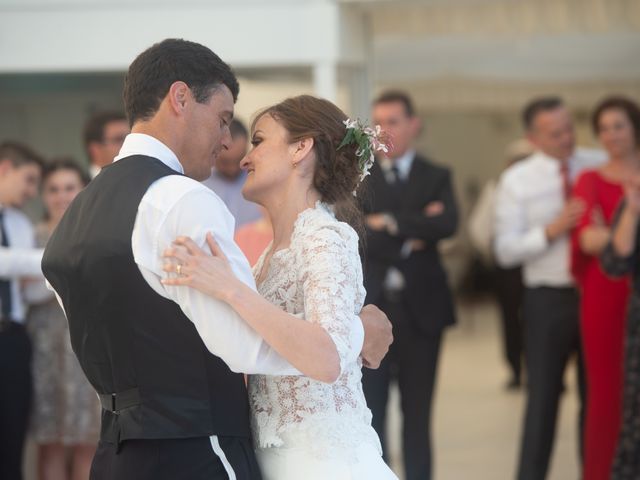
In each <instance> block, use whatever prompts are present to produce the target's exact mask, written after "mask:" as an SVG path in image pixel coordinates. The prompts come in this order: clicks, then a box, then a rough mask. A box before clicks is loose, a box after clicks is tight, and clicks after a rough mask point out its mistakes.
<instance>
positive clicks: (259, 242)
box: [234, 207, 273, 267]
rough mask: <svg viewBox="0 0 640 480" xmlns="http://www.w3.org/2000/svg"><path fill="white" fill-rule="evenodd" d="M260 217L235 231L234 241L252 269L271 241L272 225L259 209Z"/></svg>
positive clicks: (267, 215)
mask: <svg viewBox="0 0 640 480" xmlns="http://www.w3.org/2000/svg"><path fill="white" fill-rule="evenodd" d="M260 213H261V214H262V217H260V219H259V220H256V221H255V222H251V223H247V224H246V225H243V226H242V227H240V228H239V229H238V230H236V233H235V237H234V240H235V241H236V243H237V244H238V247H240V250H242V253H244V255H245V257H247V260H249V265H251V266H252V267H253V266H254V265H255V264H256V262H257V261H258V260H259V259H260V256H261V255H262V253H263V252H264V251H265V250H266V249H267V247H268V246H269V244H271V241H272V240H273V225H271V220H269V214H268V213H267V211H266V210H265V209H264V208H262V207H260Z"/></svg>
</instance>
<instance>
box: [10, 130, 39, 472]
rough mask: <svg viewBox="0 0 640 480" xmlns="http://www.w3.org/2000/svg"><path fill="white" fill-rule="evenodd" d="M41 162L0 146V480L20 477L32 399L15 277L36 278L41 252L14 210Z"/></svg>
mask: <svg viewBox="0 0 640 480" xmlns="http://www.w3.org/2000/svg"><path fill="white" fill-rule="evenodd" d="M42 165H43V163H42V160H41V159H40V157H39V156H38V155H37V154H36V153H35V152H33V151H31V149H29V148H28V147H26V146H25V145H22V144H20V143H17V142H4V143H2V144H0V478H2V479H3V480H20V479H21V478H22V451H23V446H24V440H25V434H26V431H27V422H28V417H29V409H30V404H31V396H32V381H31V342H30V341H29V337H28V335H27V332H26V331H25V328H24V320H25V314H26V312H25V305H24V302H23V299H22V295H21V293H20V279H21V278H23V277H27V276H40V275H41V272H40V260H41V258H42V250H37V249H34V244H35V239H34V232H33V227H32V225H31V222H30V221H29V219H28V218H27V217H26V215H24V214H23V213H22V212H21V211H20V210H19V208H20V207H22V206H23V205H24V203H25V202H26V201H27V200H29V199H31V198H33V197H35V196H36V195H37V193H38V185H39V183H40V175H41V171H42Z"/></svg>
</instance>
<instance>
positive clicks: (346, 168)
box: [251, 95, 363, 237]
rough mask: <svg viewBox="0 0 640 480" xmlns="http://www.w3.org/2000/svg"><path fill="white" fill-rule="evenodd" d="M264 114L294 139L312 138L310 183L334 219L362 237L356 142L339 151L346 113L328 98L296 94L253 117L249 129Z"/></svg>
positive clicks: (253, 128)
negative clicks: (331, 211) (312, 150)
mask: <svg viewBox="0 0 640 480" xmlns="http://www.w3.org/2000/svg"><path fill="white" fill-rule="evenodd" d="M264 115H270V116H271V117H272V118H273V119H274V120H276V121H277V122H278V123H280V124H281V125H282V126H283V127H284V128H285V129H286V130H287V132H288V134H289V140H290V141H291V142H296V141H298V140H302V139H303V138H313V149H314V151H315V154H316V165H315V171H314V174H313V186H314V188H315V189H316V190H317V191H318V193H320V197H321V199H322V201H323V202H325V203H327V204H329V205H332V206H333V208H334V211H335V214H336V218H337V219H338V220H340V221H343V222H346V223H348V224H349V225H351V226H352V227H353V228H354V229H355V230H356V232H358V234H359V235H360V236H361V237H362V235H361V234H362V232H363V220H362V212H361V210H360V208H359V205H358V203H357V201H356V198H355V197H354V195H353V192H354V191H356V190H357V189H358V187H359V184H360V174H361V173H362V172H361V171H360V167H359V165H358V157H357V156H356V150H357V148H358V145H356V144H351V145H345V146H343V147H342V148H340V149H339V150H338V146H339V145H340V143H341V142H342V140H343V138H344V137H345V135H346V133H347V129H346V126H345V124H344V121H345V120H347V118H348V117H347V115H346V114H345V113H344V112H343V111H342V110H340V109H339V108H338V107H337V106H335V105H334V104H333V103H331V102H330V101H328V100H324V99H322V98H317V97H313V96H311V95H299V96H297V97H291V98H287V99H286V100H284V101H282V102H280V103H277V104H275V105H272V106H270V107H267V108H265V109H264V110H262V111H261V112H260V113H258V115H256V117H255V118H254V120H253V122H252V125H251V131H254V130H255V126H256V123H257V122H258V120H260V118H261V117H263V116H264Z"/></svg>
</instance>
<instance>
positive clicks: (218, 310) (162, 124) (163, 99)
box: [42, 39, 391, 480]
mask: <svg viewBox="0 0 640 480" xmlns="http://www.w3.org/2000/svg"><path fill="white" fill-rule="evenodd" d="M237 95H238V82H237V80H236V78H235V76H234V74H233V73H232V71H231V69H230V68H229V66H228V65H227V64H225V63H224V62H223V61H222V60H221V59H220V58H219V57H218V56H217V55H215V54H214V53H213V52H212V51H211V50H209V49H208V48H206V47H204V46H202V45H199V44H196V43H192V42H188V41H184V40H175V39H169V40H165V41H163V42H161V43H158V44H156V45H154V46H152V47H151V48H149V49H147V50H146V51H144V52H143V53H142V54H140V55H139V56H138V58H136V59H135V60H134V62H133V63H132V64H131V66H130V67H129V71H128V73H127V76H126V78H125V86H124V101H125V108H126V112H127V115H128V117H129V121H130V123H131V125H132V133H131V134H130V135H129V136H127V138H126V140H125V142H124V144H123V146H122V150H121V151H120V154H119V156H118V157H116V159H115V161H114V163H113V164H112V165H110V166H108V167H106V168H105V169H103V171H102V173H101V174H100V175H98V176H97V177H96V179H95V180H93V182H91V184H90V185H89V186H88V187H87V188H86V189H85V190H84V191H83V192H82V193H81V194H80V195H78V197H77V198H76V200H75V201H74V202H73V203H72V205H71V206H70V207H69V209H68V211H67V213H66V215H65V217H64V218H63V219H62V221H61V222H60V225H59V226H58V228H57V230H56V231H55V233H54V235H53V236H52V237H51V240H50V241H49V245H48V247H47V249H46V251H45V255H44V259H43V263H42V266H43V271H44V273H45V276H46V277H47V279H48V281H49V283H50V284H51V286H52V287H53V289H54V290H55V291H56V293H57V295H58V297H59V299H60V301H61V304H62V305H63V308H64V310H65V312H66V314H67V318H68V320H69V328H70V333H71V342H72V345H73V349H74V351H75V353H76V355H77V357H78V359H79V361H80V364H81V366H82V368H83V370H84V372H85V373H86V375H87V377H88V378H89V380H90V381H91V383H92V385H93V386H94V388H95V389H96V390H97V392H98V394H99V396H100V400H101V402H102V409H103V410H102V431H101V440H100V443H99V445H98V450H97V453H96V456H95V458H94V462H93V466H92V471H91V479H92V480H102V479H114V480H115V479H118V480H127V479H136V480H145V479H154V480H163V479H167V480H169V479H171V480H177V479H185V480H186V479H189V480H199V479H202V480H205V479H206V480H214V479H227V478H229V479H238V480H240V479H259V478H260V472H259V470H258V467H257V464H256V460H255V457H254V454H253V449H252V445H251V442H250V428H249V416H248V410H249V408H248V402H247V392H246V389H245V384H244V379H243V376H242V374H240V373H234V372H244V373H263V374H272V375H296V374H299V372H297V371H296V370H295V369H294V368H293V367H292V366H291V365H290V364H289V363H288V362H287V361H286V360H285V359H284V358H282V357H280V356H279V355H278V354H277V353H276V352H275V351H274V350H273V349H271V347H269V345H267V344H266V343H265V342H264V340H262V339H261V338H260V337H258V336H257V334H256V333H255V332H254V331H253V330H252V329H251V328H250V327H248V326H247V324H246V323H245V322H244V321H243V320H242V319H241V318H240V317H239V316H238V315H237V314H236V313H235V312H234V311H233V310H232V309H231V308H230V307H228V306H227V305H226V304H224V303H221V302H219V301H216V300H214V299H212V298H210V297H207V296H206V295H204V294H201V293H199V292H197V291H196V290H194V289H186V288H179V287H168V286H165V285H163V284H162V283H161V281H160V280H161V278H162V276H163V271H162V266H163V260H162V258H161V255H162V252H163V251H164V249H165V248H167V247H169V246H170V245H171V242H172V241H173V240H174V239H175V238H176V237H178V236H180V235H188V236H190V237H192V238H193V239H194V240H195V241H196V242H198V243H199V244H200V245H204V243H205V240H204V236H205V234H206V232H208V231H212V232H214V234H215V236H216V239H217V241H218V243H219V245H220V246H221V248H222V249H223V250H224V252H225V254H226V255H227V257H228V258H229V261H230V262H231V264H232V267H233V269H234V271H235V273H236V274H237V275H238V277H239V278H241V279H243V280H244V281H245V282H246V283H248V284H251V285H253V279H252V276H251V271H250V268H249V265H248V263H247V261H246V259H245V258H244V256H243V255H242V253H241V252H240V250H239V249H238V247H237V246H236V245H235V244H234V243H233V226H234V221H233V218H232V217H231V215H230V214H229V212H228V210H227V209H226V208H225V207H224V205H223V203H222V201H221V200H220V199H219V198H218V197H217V196H215V194H214V193H213V192H211V191H210V190H209V189H207V188H206V187H204V186H203V185H201V184H200V183H199V182H197V181H196V180H203V179H205V178H207V177H208V176H209V174H210V172H211V167H212V165H213V162H214V160H215V158H216V156H217V155H218V153H219V152H220V151H221V150H222V149H223V148H228V145H229V142H230V140H231V137H230V133H229V123H230V122H231V119H232V117H233V108H234V103H235V100H236V98H237ZM354 321H355V320H354ZM362 321H363V324H364V328H365V341H364V345H363V350H362V355H363V357H364V360H365V362H367V363H368V364H370V365H374V366H377V365H378V364H379V362H380V360H381V359H382V357H383V356H384V353H386V350H387V348H388V345H389V343H390V342H391V334H390V331H391V330H390V326H389V324H388V321H387V320H386V317H385V316H384V314H382V313H381V312H379V311H377V310H369V311H368V312H367V311H365V312H364V313H363V314H362ZM274 328H276V327H275V326H274Z"/></svg>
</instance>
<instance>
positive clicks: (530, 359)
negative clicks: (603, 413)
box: [518, 287, 586, 480]
mask: <svg viewBox="0 0 640 480" xmlns="http://www.w3.org/2000/svg"><path fill="white" fill-rule="evenodd" d="M578 310H579V306H578V293H577V291H576V290H575V289H573V288H551V287H540V288H527V289H526V290H525V295H524V304H523V314H524V331H525V337H524V338H525V358H526V368H527V378H528V393H527V408H526V413H525V420H524V432H523V435H522V444H521V450H520V461H519V465H518V480H543V479H544V478H546V475H547V470H548V467H549V459H550V457H551V452H552V450H553V441H554V436H555V429H556V417H557V413H558V403H559V400H560V396H561V394H562V391H563V389H564V388H563V377H564V371H565V368H566V366H567V364H568V362H569V360H570V358H571V357H572V356H573V355H574V354H576V355H577V358H578V389H579V395H580V409H579V418H578V425H579V428H578V435H579V437H578V445H579V449H580V451H581V447H582V437H583V436H582V429H583V424H584V401H585V393H586V388H585V380H584V378H585V377H584V369H583V364H582V355H581V352H580V330H579V319H578Z"/></svg>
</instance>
